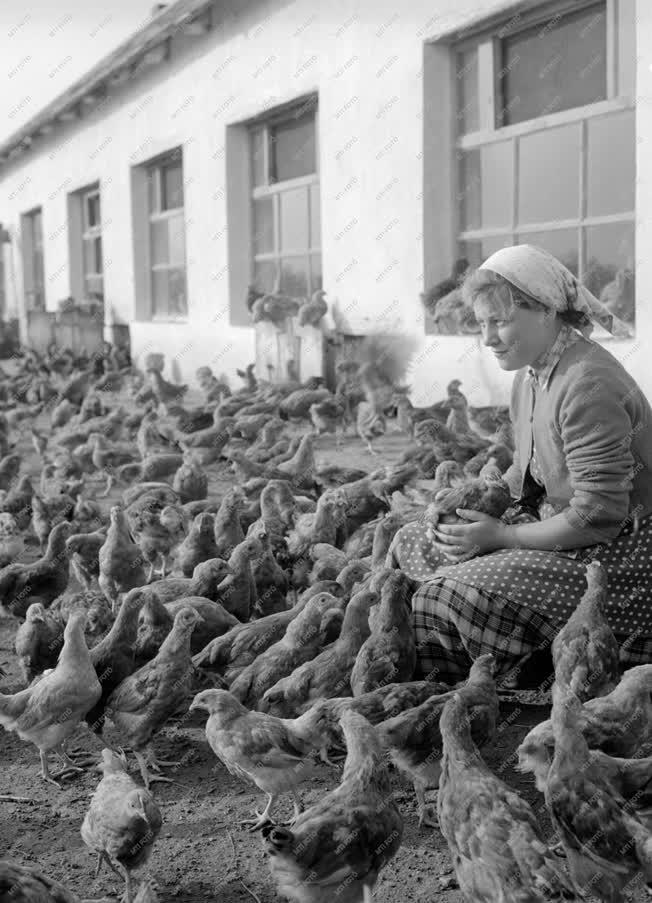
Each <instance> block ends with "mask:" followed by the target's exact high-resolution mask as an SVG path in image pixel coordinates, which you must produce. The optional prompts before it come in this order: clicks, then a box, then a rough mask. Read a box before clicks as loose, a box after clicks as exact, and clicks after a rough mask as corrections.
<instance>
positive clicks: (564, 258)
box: [517, 229, 579, 276]
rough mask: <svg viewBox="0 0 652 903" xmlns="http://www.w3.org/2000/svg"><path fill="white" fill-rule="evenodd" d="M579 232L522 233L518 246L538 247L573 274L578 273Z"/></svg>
mask: <svg viewBox="0 0 652 903" xmlns="http://www.w3.org/2000/svg"><path fill="white" fill-rule="evenodd" d="M577 233H578V230H577V229H555V230H554V231H552V230H551V231H550V232H521V233H520V234H519V236H518V242H517V244H528V245H537V246H538V247H540V248H543V249H544V250H545V251H548V252H549V253H550V254H554V256H555V257H556V258H557V259H558V260H561V262H562V263H563V264H564V266H567V267H568V269H569V270H570V271H571V273H574V274H575V275H576V276H577V275H579V273H578V265H579V253H578V235H577Z"/></svg>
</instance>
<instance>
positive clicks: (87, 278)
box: [81, 188, 104, 300]
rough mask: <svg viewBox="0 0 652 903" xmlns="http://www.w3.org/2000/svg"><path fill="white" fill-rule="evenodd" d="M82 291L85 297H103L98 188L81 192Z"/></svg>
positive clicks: (100, 218) (100, 219)
mask: <svg viewBox="0 0 652 903" xmlns="http://www.w3.org/2000/svg"><path fill="white" fill-rule="evenodd" d="M81 205H82V252H83V253H82V260H83V292H84V297H85V298H99V299H101V300H103V298H104V275H103V272H104V270H103V266H102V217H101V212H100V190H99V188H91V189H90V190H86V191H84V192H82V193H81Z"/></svg>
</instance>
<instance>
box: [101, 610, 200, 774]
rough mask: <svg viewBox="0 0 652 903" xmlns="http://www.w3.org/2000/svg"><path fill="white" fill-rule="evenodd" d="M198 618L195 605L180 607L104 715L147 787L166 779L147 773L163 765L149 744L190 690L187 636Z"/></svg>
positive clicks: (115, 695) (190, 665) (110, 698)
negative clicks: (147, 658)
mask: <svg viewBox="0 0 652 903" xmlns="http://www.w3.org/2000/svg"><path fill="white" fill-rule="evenodd" d="M200 620H201V615H199V614H197V612H196V611H195V609H194V608H188V607H187V608H181V609H180V611H178V612H177V614H176V616H175V619H174V625H173V627H172V630H171V631H170V633H169V634H168V636H167V637H166V638H165V640H164V641H163V644H162V646H161V648H160V649H159V652H158V654H157V655H156V657H155V658H154V659H152V661H151V662H148V663H147V664H146V665H143V667H142V668H139V669H138V671H135V672H134V673H133V674H132V675H130V676H129V677H127V678H126V679H125V680H123V681H122V683H121V684H120V685H119V686H118V687H117V688H116V689H115V690H114V691H113V693H112V694H111V696H110V697H109V699H108V701H107V706H106V716H107V717H108V718H109V719H110V720H111V721H112V722H113V724H114V725H115V727H116V728H117V730H118V732H119V733H120V734H121V736H122V737H123V738H124V739H125V740H126V741H127V744H128V745H129V746H130V747H131V749H133V751H134V754H135V756H136V759H137V760H138V766H139V768H140V773H141V775H142V778H143V782H144V784H145V786H146V787H147V788H149V785H150V783H151V782H152V781H169V778H164V777H163V776H161V775H158V774H156V775H152V774H151V773H150V771H149V768H152V769H154V770H160V765H161V764H163V763H158V762H157V761H156V758H155V756H154V753H153V750H152V749H151V745H150V744H151V741H152V738H153V736H154V734H155V733H156V731H158V730H159V729H160V728H161V727H162V726H163V724H165V722H166V721H167V719H168V718H169V717H170V716H171V715H172V714H173V713H174V712H175V711H176V709H177V708H178V707H179V705H181V703H182V702H183V700H184V699H185V697H186V695H187V693H188V692H189V690H190V683H191V678H192V660H191V657H190V637H191V634H192V631H193V630H194V628H195V625H196V624H197V623H198V622H199V621H200Z"/></svg>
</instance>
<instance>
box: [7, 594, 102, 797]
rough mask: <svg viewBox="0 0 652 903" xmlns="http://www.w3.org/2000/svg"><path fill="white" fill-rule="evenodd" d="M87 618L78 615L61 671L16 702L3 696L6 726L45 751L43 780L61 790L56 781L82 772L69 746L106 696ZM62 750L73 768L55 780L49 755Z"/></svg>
mask: <svg viewBox="0 0 652 903" xmlns="http://www.w3.org/2000/svg"><path fill="white" fill-rule="evenodd" d="M85 624H86V615H85V613H84V612H74V613H73V614H72V615H71V616H70V618H69V619H68V623H67V624H66V628H65V630H64V634H63V649H62V650H61V653H60V655H59V660H58V661H57V664H56V667H55V668H54V669H53V670H51V671H48V672H47V674H44V675H43V677H42V678H41V679H40V680H39V681H38V682H37V683H35V684H34V685H33V686H31V687H27V688H26V689H25V690H20V691H19V692H18V693H14V694H13V695H12V696H10V695H4V694H1V693H0V724H1V725H2V726H3V727H4V728H5V729H6V730H9V731H15V732H16V733H17V734H18V736H19V737H20V738H21V739H22V740H28V741H29V742H30V743H33V744H34V745H35V746H36V747H37V748H38V750H39V753H40V757H41V777H42V778H43V779H44V780H46V781H49V782H50V783H52V784H55V785H56V786H57V787H58V786H59V784H58V783H57V781H56V780H55V778H56V777H59V776H63V775H64V774H65V773H66V772H67V771H70V770H71V769H72V770H74V771H79V770H80V769H78V768H77V767H76V766H75V765H74V764H73V763H72V762H70V760H69V758H68V756H67V755H66V753H65V752H64V749H63V744H64V742H65V740H67V739H68V738H69V737H70V736H71V735H72V734H73V733H74V732H75V731H76V730H77V727H78V725H79V723H80V721H81V720H82V718H84V716H85V715H86V713H87V712H88V711H89V709H90V708H92V706H93V705H95V703H96V702H97V700H98V699H99V698H100V696H101V694H102V687H101V686H100V682H99V680H98V679H97V675H96V673H95V668H94V667H93V664H92V662H91V658H90V655H89V652H88V647H87V646H86V641H85V639H84V626H85ZM52 750H56V751H57V752H58V753H59V755H60V756H61V757H62V758H63V759H64V761H65V762H66V763H67V767H66V768H64V769H63V770H62V771H60V772H57V774H54V775H53V774H51V773H50V770H49V766H48V754H49V753H50V752H51V751H52Z"/></svg>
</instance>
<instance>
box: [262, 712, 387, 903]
mask: <svg viewBox="0 0 652 903" xmlns="http://www.w3.org/2000/svg"><path fill="white" fill-rule="evenodd" d="M342 730H343V732H344V737H345V740H346V748H347V756H346V762H345V764H344V772H343V774H342V781H341V783H340V785H339V786H338V787H337V788H336V789H335V790H332V791H331V792H330V793H327V794H326V795H325V796H323V797H322V799H321V800H319V802H317V803H315V804H314V805H313V806H311V807H310V808H309V809H307V810H306V811H305V812H303V813H301V814H300V815H299V816H298V817H297V819H296V820H295V822H294V824H293V826H292V829H291V830H290V829H289V828H280V827H276V826H268V827H265V828H263V838H264V842H265V849H266V851H267V854H268V856H269V865H270V869H271V871H272V875H273V877H274V880H275V882H276V885H277V887H278V889H279V892H280V893H281V894H282V895H283V896H284V897H287V899H289V900H294V901H296V903H332V901H333V900H338V901H339V903H361V901H364V903H371V899H372V894H373V889H374V886H375V884H376V881H377V880H378V875H379V873H380V871H381V870H382V868H383V867H384V866H385V865H386V864H387V863H388V862H389V861H390V859H392V858H393V857H394V856H395V855H396V853H397V852H398V849H399V847H400V845H401V840H402V837H403V818H402V816H401V814H400V812H399V810H398V808H397V806H396V803H395V802H394V799H393V797H392V794H391V787H390V782H389V775H388V773H387V769H386V767H385V764H384V762H383V754H382V750H381V748H380V745H379V743H378V740H377V738H376V737H375V734H374V729H373V727H372V726H371V725H370V724H369V722H367V721H365V719H364V718H363V717H362V716H361V715H358V714H356V713H355V712H345V713H344V714H343V715H342Z"/></svg>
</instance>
